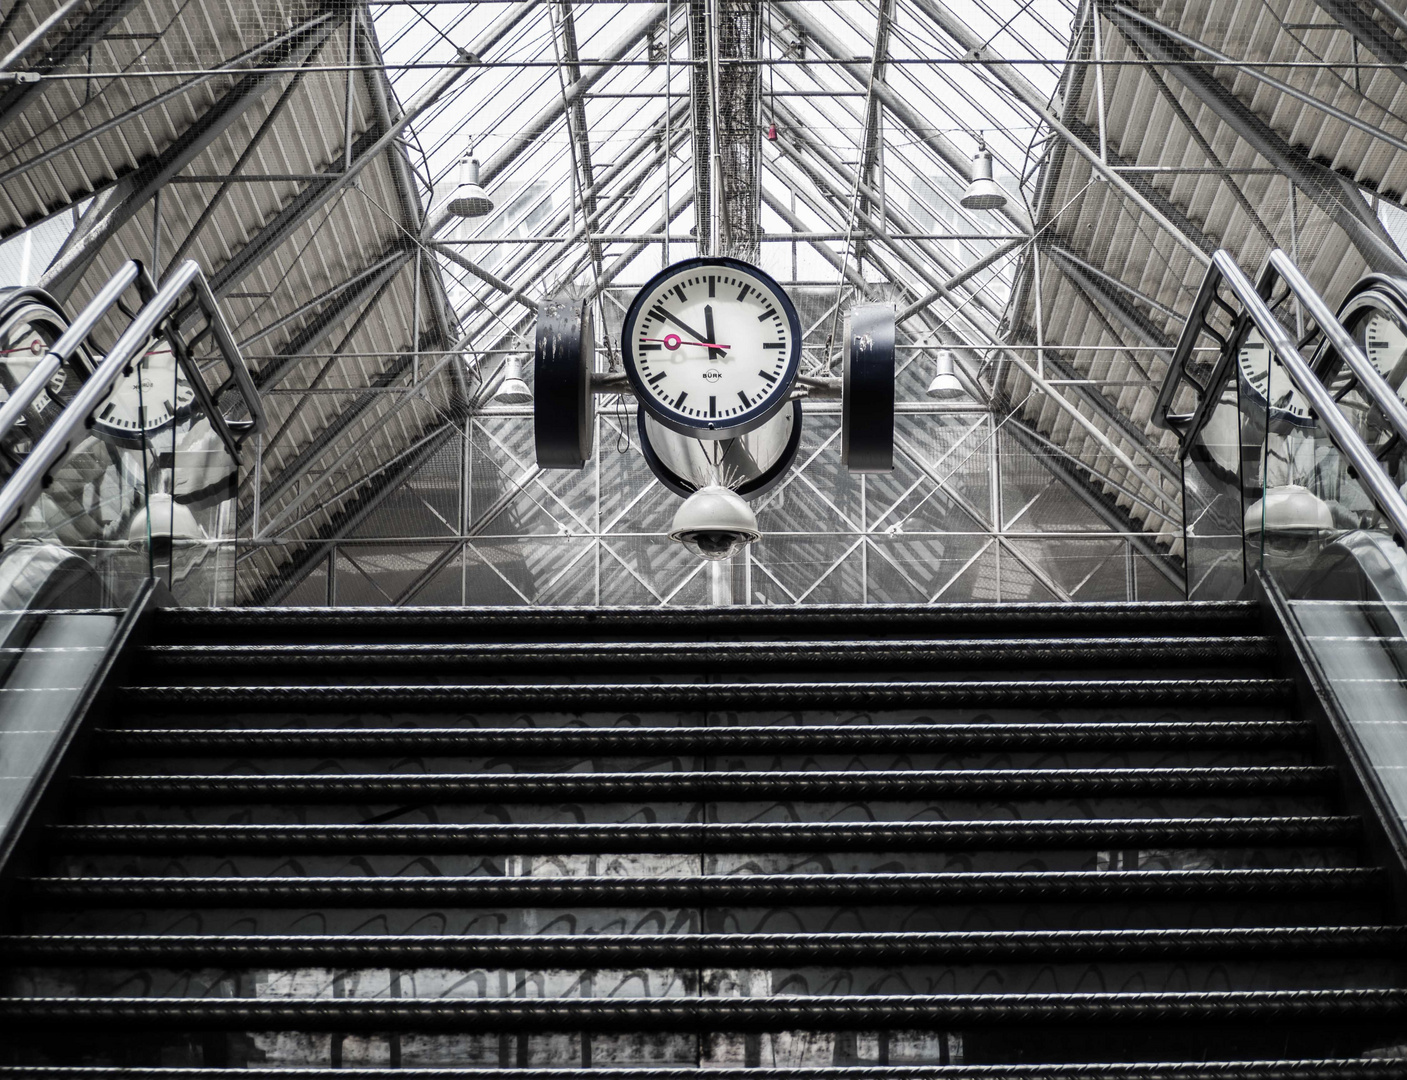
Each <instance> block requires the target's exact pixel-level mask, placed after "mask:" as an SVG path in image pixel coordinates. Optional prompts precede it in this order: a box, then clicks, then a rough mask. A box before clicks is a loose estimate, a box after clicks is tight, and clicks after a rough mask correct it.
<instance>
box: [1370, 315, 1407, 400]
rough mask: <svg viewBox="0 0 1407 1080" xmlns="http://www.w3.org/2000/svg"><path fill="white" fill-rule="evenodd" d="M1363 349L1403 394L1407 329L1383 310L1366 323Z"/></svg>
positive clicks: (1406, 370) (1405, 382) (1406, 358)
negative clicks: (1404, 329) (1406, 330)
mask: <svg viewBox="0 0 1407 1080" xmlns="http://www.w3.org/2000/svg"><path fill="white" fill-rule="evenodd" d="M1363 351H1364V352H1365V353H1366V354H1367V356H1368V359H1369V360H1370V361H1371V362H1372V364H1373V366H1374V367H1375V368H1377V369H1378V372H1379V373H1380V374H1381V375H1382V377H1383V378H1384V379H1386V380H1387V381H1388V385H1389V386H1391V387H1392V388H1393V389H1395V390H1396V391H1397V392H1398V394H1399V395H1400V394H1402V393H1403V391H1404V389H1407V332H1404V331H1403V329H1402V327H1400V326H1398V325H1397V322H1396V320H1394V319H1391V318H1389V317H1388V316H1387V315H1385V314H1384V313H1383V312H1381V311H1375V312H1373V313H1372V314H1371V315H1369V316H1368V318H1367V319H1366V320H1365V321H1364V323H1363Z"/></svg>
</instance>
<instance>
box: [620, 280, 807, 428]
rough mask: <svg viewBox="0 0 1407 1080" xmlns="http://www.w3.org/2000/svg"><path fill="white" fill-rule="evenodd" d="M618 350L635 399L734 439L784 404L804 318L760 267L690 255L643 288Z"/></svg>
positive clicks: (666, 416) (659, 416)
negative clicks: (801, 318)
mask: <svg viewBox="0 0 1407 1080" xmlns="http://www.w3.org/2000/svg"><path fill="white" fill-rule="evenodd" d="M621 352H622V354H623V355H624V358H625V371H626V375H627V377H628V378H629V379H630V383H631V386H632V388H633V389H634V391H635V397H636V400H637V401H638V402H639V403H640V406H641V407H642V408H644V409H645V410H647V411H648V412H649V414H650V415H651V416H652V417H653V418H654V419H655V420H657V421H658V422H659V423H660V424H662V425H664V426H665V427H666V428H669V429H670V430H671V431H676V432H678V433H680V434H682V435H691V436H693V437H695V438H702V439H725V438H732V437H734V436H736V435H740V434H742V433H743V432H746V431H752V430H753V429H754V428H757V427H759V426H761V425H762V424H764V423H766V422H767V420H769V419H770V418H771V417H772V416H774V415H776V413H777V412H778V411H779V410H780V409H781V408H782V407H783V406H784V405H786V403H787V401H788V400H789V398H790V395H791V388H792V383H793V382H794V381H795V379H796V374H797V370H798V369H799V367H800V366H801V323H800V320H799V319H798V318H797V314H796V308H795V306H794V305H793V304H792V302H791V298H790V297H788V296H787V294H786V292H785V291H784V290H783V289H782V287H781V286H780V285H778V284H777V282H776V281H774V280H773V279H772V278H771V277H770V276H769V275H768V274H765V273H763V272H762V271H761V270H759V269H758V268H757V267H755V266H751V265H749V264H748V263H745V262H741V261H740V260H737V259H727V258H698V259H686V260H684V261H683V262H678V263H675V264H674V265H673V266H668V267H666V268H665V269H664V270H662V271H660V272H659V273H658V274H656V275H655V276H654V277H653V278H651V279H650V280H649V281H648V282H647V283H646V284H645V286H644V287H643V288H642V289H641V290H640V291H639V292H638V293H637V294H636V296H635V300H634V301H633V302H632V303H631V305H630V309H629V310H628V311H627V312H626V315H625V322H624V325H623V326H622V328H621Z"/></svg>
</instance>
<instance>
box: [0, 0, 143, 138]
mask: <svg viewBox="0 0 1407 1080" xmlns="http://www.w3.org/2000/svg"><path fill="white" fill-rule="evenodd" d="M68 6H69V7H72V6H73V5H71V4H70V5H68ZM136 6H137V0H97V2H96V3H94V5H93V9H92V10H91V11H89V12H88V14H87V15H86V16H84V18H83V21H82V22H80V23H79V24H78V25H77V26H75V27H74V28H73V29H72V30H70V31H69V33H68V35H67V36H66V37H65V38H64V39H63V41H61V42H59V43H58V44H57V45H55V46H54V47H53V48H52V49H51V50H49V51H48V52H47V53H45V54H44V55H43V56H42V57H40V59H39V61H38V62H37V63H36V64H34V66H33V67H31V68H30V71H33V72H37V73H38V74H39V75H40V76H41V78H40V79H39V81H38V82H31V83H17V84H16V85H14V86H12V87H10V88H9V89H8V90H6V91H5V92H4V93H3V94H0V131H5V130H8V129H9V127H10V125H11V124H13V123H14V122H15V120H16V119H17V118H18V117H19V115H20V114H21V113H22V112H24V110H25V109H27V108H28V107H29V106H30V105H31V104H33V102H34V101H35V100H36V99H37V98H39V97H40V96H41V95H42V94H43V93H44V92H45V91H46V90H48V89H49V85H50V84H49V83H48V82H46V81H45V80H44V79H43V78H42V76H44V75H48V74H50V73H51V72H54V71H59V70H61V69H63V68H65V67H67V66H68V65H69V64H72V63H74V62H75V61H76V60H78V58H79V57H81V56H82V55H83V54H84V53H85V52H87V51H88V50H89V49H91V48H92V47H93V46H94V45H96V44H97V43H98V42H100V41H101V40H102V39H103V38H104V37H106V36H107V34H108V32H109V31H110V30H111V29H112V28H113V27H114V26H116V25H117V24H118V23H120V22H121V21H122V20H123V19H125V18H126V17H127V13H128V12H130V11H131V10H132V9H133V8H134V7H136ZM41 25H42V24H41ZM35 44H38V42H37V41H36V42H31V43H29V45H30V47H31V48H32V47H33V45H35ZM6 59H7V60H8V59H9V58H8V57H7V58H6ZM11 63H13V61H11Z"/></svg>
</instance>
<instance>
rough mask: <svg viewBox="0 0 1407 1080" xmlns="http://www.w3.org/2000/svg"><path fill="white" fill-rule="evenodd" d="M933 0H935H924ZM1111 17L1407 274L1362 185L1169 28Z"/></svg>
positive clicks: (1375, 259) (1371, 260)
mask: <svg viewBox="0 0 1407 1080" xmlns="http://www.w3.org/2000/svg"><path fill="white" fill-rule="evenodd" d="M918 2H920V3H933V2H935V0H918ZM1106 13H1107V15H1108V18H1109V20H1110V21H1111V22H1112V23H1113V24H1114V25H1115V26H1116V27H1118V29H1119V32H1120V33H1121V34H1123V35H1124V37H1125V38H1126V39H1128V40H1129V41H1130V42H1133V43H1135V44H1136V45H1137V46H1138V48H1139V50H1140V51H1141V52H1142V53H1143V54H1144V55H1145V56H1146V57H1148V58H1149V59H1150V60H1152V61H1153V62H1154V63H1156V64H1158V65H1160V66H1162V68H1163V69H1164V70H1166V71H1168V72H1170V73H1171V74H1172V75H1173V77H1174V78H1176V79H1177V80H1178V81H1179V82H1180V83H1182V85H1183V86H1184V87H1186V88H1187V89H1188V90H1189V91H1191V92H1192V93H1193V94H1194V95H1196V97H1197V98H1198V99H1199V100H1200V101H1201V102H1202V103H1203V104H1204V105H1206V106H1207V108H1208V109H1210V110H1211V111H1212V112H1213V113H1215V114H1216V115H1217V116H1218V117H1220V119H1221V121H1222V122H1223V123H1224V124H1226V125H1227V126H1228V127H1230V128H1231V129H1232V130H1233V131H1235V132H1236V134H1237V135H1238V136H1240V138H1241V139H1242V140H1243V141H1245V142H1246V143H1247V144H1248V145H1250V146H1251V147H1252V149H1254V150H1255V151H1256V153H1258V154H1260V156H1261V157H1263V158H1265V160H1267V161H1269V162H1270V163H1271V164H1272V165H1274V166H1275V167H1276V168H1277V169H1279V170H1280V171H1281V172H1282V173H1284V174H1285V175H1286V176H1287V177H1288V178H1289V179H1290V180H1291V182H1293V183H1294V185H1295V186H1296V187H1297V188H1298V189H1299V190H1301V191H1303V192H1304V193H1305V194H1306V195H1308V196H1309V197H1310V199H1312V200H1313V201H1314V203H1315V205H1317V206H1318V207H1319V208H1320V209H1321V210H1322V211H1323V212H1324V213H1325V214H1326V215H1328V217H1329V219H1330V220H1331V221H1333V222H1334V223H1335V224H1336V225H1338V226H1339V228H1340V229H1342V230H1343V231H1344V233H1345V234H1346V235H1347V236H1348V238H1349V240H1350V242H1352V244H1353V246H1354V247H1355V248H1357V249H1358V252H1359V254H1360V255H1362V256H1363V260H1364V261H1365V262H1366V263H1367V264H1368V265H1369V266H1370V267H1371V268H1373V269H1374V270H1381V271H1386V272H1389V273H1394V274H1399V275H1401V274H1407V260H1404V259H1403V258H1402V255H1401V254H1400V253H1399V252H1398V251H1397V249H1396V247H1395V246H1394V245H1393V243H1392V241H1391V240H1390V239H1389V238H1388V235H1387V231H1386V230H1385V229H1384V228H1383V226H1382V223H1381V222H1380V221H1378V219H1377V217H1376V215H1374V214H1373V212H1372V210H1371V209H1370V208H1369V206H1368V204H1367V202H1366V201H1365V200H1364V199H1363V197H1362V195H1360V194H1359V190H1358V186H1357V185H1356V184H1354V183H1353V182H1352V181H1350V180H1348V179H1347V178H1345V177H1343V176H1340V175H1339V174H1338V173H1336V172H1334V170H1332V169H1330V168H1327V167H1326V166H1324V165H1321V164H1319V162H1317V161H1314V160H1313V159H1311V158H1310V157H1309V156H1308V155H1307V154H1305V153H1303V152H1302V151H1300V150H1296V149H1295V148H1294V147H1292V146H1291V145H1290V144H1289V143H1288V142H1287V141H1286V140H1285V139H1284V138H1283V137H1282V136H1281V135H1280V134H1279V133H1278V132H1276V131H1274V130H1273V129H1272V128H1271V127H1270V125H1269V124H1267V123H1266V122H1265V121H1264V120H1262V119H1261V118H1260V117H1259V116H1258V115H1256V114H1255V113H1254V112H1252V111H1251V109H1250V107H1249V106H1248V105H1247V104H1246V103H1245V102H1244V101H1242V100H1241V99H1240V98H1238V97H1236V96H1235V95H1234V94H1233V93H1232V92H1231V91H1230V90H1229V89H1227V87H1226V86H1224V85H1223V84H1222V83H1221V82H1219V81H1218V80H1217V79H1216V78H1215V77H1213V75H1212V74H1211V73H1210V72H1209V71H1208V70H1207V68H1206V66H1205V65H1203V64H1200V63H1196V62H1194V59H1195V58H1194V57H1193V56H1192V54H1190V53H1189V52H1188V51H1187V50H1185V49H1184V48H1183V47H1182V46H1181V45H1179V44H1178V43H1177V42H1175V41H1173V40H1172V39H1171V38H1170V37H1169V36H1168V35H1167V34H1165V33H1163V32H1161V31H1160V30H1155V29H1154V28H1153V27H1152V26H1149V25H1146V20H1143V17H1142V16H1140V17H1139V18H1133V17H1131V16H1130V15H1128V14H1126V13H1125V12H1123V11H1121V10H1120V9H1119V8H1118V7H1117V6H1115V5H1110V6H1108V7H1107V8H1106Z"/></svg>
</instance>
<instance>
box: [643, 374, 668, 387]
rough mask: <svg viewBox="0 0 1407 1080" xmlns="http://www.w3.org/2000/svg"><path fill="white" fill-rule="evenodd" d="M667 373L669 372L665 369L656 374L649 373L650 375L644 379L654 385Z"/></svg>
mask: <svg viewBox="0 0 1407 1080" xmlns="http://www.w3.org/2000/svg"><path fill="white" fill-rule="evenodd" d="M668 374H669V372H667V371H661V372H660V373H659V374H658V375H651V376H650V377H649V378H648V379H646V380H645V381H646V382H647V383H649V384H650V385H651V386H654V385H655V384H656V383H658V382H659V381H660V380H661V379H663V378H664V377H665V376H666V375H668Z"/></svg>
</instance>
